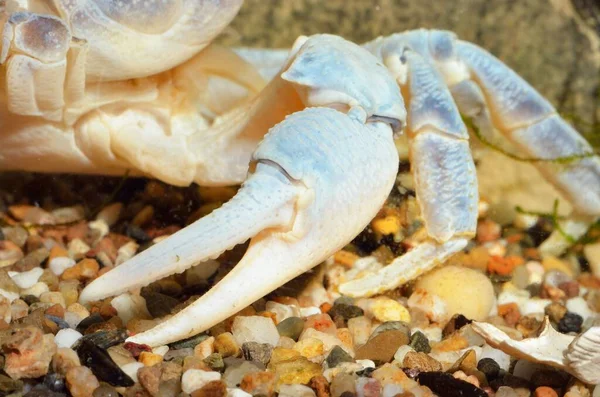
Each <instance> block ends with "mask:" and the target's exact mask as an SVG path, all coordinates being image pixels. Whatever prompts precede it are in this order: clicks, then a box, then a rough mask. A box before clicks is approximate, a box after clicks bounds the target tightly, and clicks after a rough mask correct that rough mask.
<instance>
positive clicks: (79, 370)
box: [65, 367, 100, 397]
mask: <svg viewBox="0 0 600 397" xmlns="http://www.w3.org/2000/svg"><path fill="white" fill-rule="evenodd" d="M65 378H66V383H67V388H68V389H69V392H70V393H71V395H72V396H73V397H93V393H94V390H96V389H97V388H98V387H99V386H100V382H98V379H97V378H96V377H95V376H94V374H93V373H92V371H90V369H89V368H87V367H74V368H71V369H69V370H68V371H67V374H66V375H65Z"/></svg>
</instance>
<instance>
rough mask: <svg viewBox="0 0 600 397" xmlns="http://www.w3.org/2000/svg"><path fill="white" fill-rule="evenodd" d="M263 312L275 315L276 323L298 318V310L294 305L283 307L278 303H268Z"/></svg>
mask: <svg viewBox="0 0 600 397" xmlns="http://www.w3.org/2000/svg"><path fill="white" fill-rule="evenodd" d="M265 310H266V311H268V312H272V313H275V318H276V319H277V322H278V323H280V322H282V321H283V320H285V319H286V318H290V317H300V316H301V314H300V309H299V308H298V306H296V305H284V304H282V303H279V302H273V301H268V302H267V303H266V304H265Z"/></svg>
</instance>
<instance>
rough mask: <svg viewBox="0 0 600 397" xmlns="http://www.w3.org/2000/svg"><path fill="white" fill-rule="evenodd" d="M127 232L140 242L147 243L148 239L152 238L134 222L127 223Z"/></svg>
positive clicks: (128, 235)
mask: <svg viewBox="0 0 600 397" xmlns="http://www.w3.org/2000/svg"><path fill="white" fill-rule="evenodd" d="M125 234H126V235H127V237H131V238H132V239H134V240H136V241H137V242H138V243H147V242H148V241H150V240H152V239H151V238H150V236H148V234H147V233H146V232H145V231H144V230H142V228H141V227H139V226H136V225H134V224H133V223H130V224H129V225H127V230H126V231H125Z"/></svg>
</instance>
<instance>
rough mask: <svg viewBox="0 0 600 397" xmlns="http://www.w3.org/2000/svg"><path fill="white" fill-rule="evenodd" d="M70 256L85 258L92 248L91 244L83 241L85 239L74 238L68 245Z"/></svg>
mask: <svg viewBox="0 0 600 397" xmlns="http://www.w3.org/2000/svg"><path fill="white" fill-rule="evenodd" d="M67 250H68V251H69V256H70V257H71V258H83V256H84V255H85V254H86V252H88V251H89V250H90V246H89V245H87V244H86V243H84V242H83V240H81V239H78V238H74V239H73V240H71V242H70V243H69V244H68V245H67Z"/></svg>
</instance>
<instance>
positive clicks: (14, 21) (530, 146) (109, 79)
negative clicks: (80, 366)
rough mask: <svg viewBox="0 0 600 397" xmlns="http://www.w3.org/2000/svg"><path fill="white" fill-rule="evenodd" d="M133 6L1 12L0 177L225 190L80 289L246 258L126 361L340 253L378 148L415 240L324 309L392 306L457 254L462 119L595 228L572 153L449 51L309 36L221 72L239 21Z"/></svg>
mask: <svg viewBox="0 0 600 397" xmlns="http://www.w3.org/2000/svg"><path fill="white" fill-rule="evenodd" d="M147 4H150V3H146V2H141V1H140V2H138V1H120V2H114V1H109V0H97V1H92V0H88V1H85V0H81V1H66V0H55V1H54V2H51V3H46V2H39V3H38V2H35V1H30V2H27V3H25V2H23V1H20V2H7V3H6V4H3V5H2V7H3V10H2V12H3V14H2V23H3V26H4V28H3V41H2V49H1V51H0V63H2V73H3V74H2V76H3V83H4V86H3V91H2V92H0V98H1V99H2V103H1V104H0V112H2V113H1V115H0V117H1V118H0V168H3V169H23V170H31V171H46V172H64V171H69V172H74V171H75V172H87V173H102V174H120V173H123V172H124V171H125V170H127V169H132V170H134V172H136V173H138V174H141V175H148V176H151V177H155V178H158V179H161V180H163V181H165V182H168V183H172V184H176V185H188V184H190V183H192V182H196V183H199V184H204V185H228V184H239V183H242V182H243V183H242V187H241V188H240V190H239V192H238V194H237V195H236V196H235V197H234V198H233V199H232V200H231V201H230V202H228V203H226V204H225V205H223V206H222V207H221V208H219V209H218V210H215V211H214V212H213V213H211V214H210V215H208V216H206V217H203V218H201V219H200V220H198V221H197V222H195V223H194V224H192V225H190V226H188V227H186V228H185V229H183V230H181V231H179V232H177V233H175V234H174V235H172V236H170V237H169V238H168V239H166V240H164V241H162V242H161V243H159V244H156V245H154V246H153V247H151V248H149V249H147V250H145V251H144V252H142V253H141V254H139V255H137V256H135V257H134V258H132V259H131V260H129V261H128V262H126V263H124V264H122V265H120V266H119V267H116V268H115V269H113V270H111V271H110V272H108V273H106V274H104V275H103V276H101V277H100V278H98V279H96V280H95V281H93V282H92V283H91V284H90V285H88V286H87V287H86V288H85V289H84V291H83V292H82V294H81V297H80V299H81V301H82V302H87V301H92V300H98V299H102V298H104V297H107V296H112V295H116V294H119V293H124V292H127V291H134V290H136V289H137V288H139V287H142V286H144V285H147V284H149V283H150V282H152V281H154V280H156V279H159V278H161V277H165V276H168V275H170V274H173V273H177V272H182V271H184V270H186V269H187V268H189V267H191V266H194V265H196V264H198V263H200V262H202V261H204V260H207V259H210V258H215V257H217V256H219V255H220V254H221V253H222V252H224V251H225V250H227V249H229V248H231V247H233V246H234V245H236V244H239V243H242V242H244V241H246V240H248V239H251V242H250V246H249V248H248V251H247V252H246V254H245V256H244V257H243V259H242V260H241V261H240V263H238V265H237V266H236V268H235V269H234V270H233V271H232V272H230V273H229V274H228V275H227V276H226V277H225V278H224V279H223V280H221V281H220V282H219V283H218V284H217V285H216V286H215V287H214V288H213V289H212V290H210V291H209V292H208V293H206V294H205V295H203V296H202V297H201V298H200V299H198V300H197V301H196V302H195V303H193V304H192V305H190V306H189V307H187V308H185V309H184V310H182V311H181V312H179V313H178V314H177V315H175V316H173V317H171V318H169V319H168V320H166V321H165V322H163V323H161V324H160V325H159V326H157V327H155V328H154V329H151V330H149V331H147V332H143V333H141V334H138V335H135V336H132V338H131V340H132V341H135V342H137V343H145V344H149V345H160V344H164V343H168V342H172V341H175V340H179V339H183V338H186V337H189V336H191V335H194V334H196V333H198V332H201V331H203V330H205V329H207V328H209V327H211V326H213V325H214V324H216V323H218V322H220V321H222V320H224V319H225V318H227V317H229V316H231V315H233V314H235V313H236V312H237V311H239V310H240V309H242V308H243V307H245V306H247V305H249V304H250V303H252V302H253V301H254V300H256V299H258V298H260V297H261V296H264V295H265V294H267V293H269V292H270V291H272V290H274V289H275V288H277V287H278V286H280V285H282V284H283V283H285V282H286V281H288V280H290V279H292V278H293V277H295V276H297V275H299V274H300V273H302V272H304V271H307V270H308V269H310V268H312V267H313V266H315V265H317V264H318V263H320V262H322V261H323V260H325V259H326V258H327V257H329V256H330V255H332V254H333V253H335V252H336V251H337V250H339V249H341V248H342V247H343V246H344V245H345V244H347V243H348V242H349V241H350V240H351V239H352V238H354V237H355V236H356V235H357V234H358V233H359V232H360V231H361V230H362V229H363V228H364V227H365V226H366V225H367V224H368V223H369V222H370V220H371V219H372V218H373V217H374V216H375V215H376V213H377V211H378V210H379V209H380V207H381V206H382V204H383V202H384V201H385V199H386V197H387V196H388V194H389V192H390V190H391V188H392V186H393V183H394V180H395V176H396V171H397V167H398V154H397V151H396V148H395V147H394V141H393V137H394V135H395V134H399V133H405V134H406V135H407V137H408V144H409V147H410V158H411V166H412V172H413V175H414V179H415V187H416V194H417V198H418V200H419V204H420V208H421V214H422V217H423V219H424V222H425V226H426V230H427V239H425V240H424V241H422V242H421V243H419V244H418V245H416V246H415V247H413V248H412V249H411V250H410V251H408V252H407V253H406V254H404V255H402V256H400V257H398V258H396V259H395V260H394V261H393V262H392V263H391V264H389V265H388V266H386V267H384V268H383V269H381V270H380V271H378V272H376V273H373V274H368V275H366V276H365V277H362V278H360V279H357V280H353V281H350V282H347V283H345V284H343V285H342V286H341V287H340V292H341V293H343V294H346V295H350V296H369V295H373V294H377V293H381V292H384V291H386V290H390V289H393V288H396V287H398V286H399V285H401V284H403V283H405V282H407V281H409V280H412V279H414V278H415V277H417V276H419V275H420V274H422V273H423V272H425V271H427V270H429V269H431V268H432V267H434V266H436V265H437V264H439V263H441V262H443V261H444V260H445V259H446V258H448V257H450V256H451V255H453V254H455V253H456V252H458V251H460V250H462V249H463V248H464V247H465V246H466V245H467V243H468V241H469V239H470V238H472V237H473V235H474V234H475V228H476V223H477V205H478V201H479V196H478V186H477V176H476V169H475V164H474V161H473V158H472V155H471V151H470V145H469V132H468V130H467V127H466V125H465V122H464V121H463V117H465V118H467V119H469V120H471V123H472V124H473V125H474V126H475V128H477V129H478V130H479V131H480V132H481V134H483V135H484V136H488V135H491V134H492V133H493V132H494V131H496V130H498V131H500V133H501V134H502V135H503V136H505V137H506V138H507V139H508V140H510V141H512V142H513V143H514V144H516V145H517V146H518V147H519V148H520V149H521V150H522V151H523V152H524V153H525V154H527V155H529V156H534V157H536V158H538V159H542V160H543V159H545V160H547V161H545V162H544V161H541V162H539V163H536V164H538V168H539V170H540V171H541V174H542V175H543V176H544V177H545V178H546V179H547V180H548V181H549V182H550V183H552V184H553V185H554V186H555V187H556V188H557V189H558V190H559V191H560V192H562V193H563V195H564V196H565V198H566V199H567V200H569V201H570V202H571V203H572V205H573V207H574V209H575V214H574V216H573V220H572V221H570V222H567V225H566V227H567V228H568V230H570V231H573V230H576V231H578V233H582V232H581V231H582V230H585V226H586V225H588V224H589V223H590V222H593V221H595V220H596V219H597V218H598V217H599V216H600V162H599V161H598V158H597V157H595V156H594V155H593V152H592V149H591V147H590V145H589V144H588V143H587V142H586V141H585V140H584V139H583V138H581V136H580V135H579V134H578V133H577V132H576V131H575V130H574V129H573V128H572V127H571V126H570V125H568V124H567V123H566V122H565V121H564V120H562V119H561V118H560V117H559V115H558V114H557V113H556V111H555V110H554V108H553V107H552V105H551V104H550V103H549V102H547V101H546V100H545V99H544V98H542V97H541V95H540V94H538V93H537V92H536V91H535V90H534V89H533V88H532V87H531V86H530V85H529V84H527V83H526V82H525V81H524V80H523V79H521V78H520V77H519V76H518V75H516V74H515V73H514V72H513V71H511V70H510V69H509V68H508V67H506V66H505V65H504V64H503V63H502V62H501V61H499V60H498V59H496V58H494V57H493V56H492V55H491V54H489V53H487V52H486V51H485V50H483V49H481V48H479V47H477V46H475V45H472V44H470V43H467V42H463V41H461V40H459V39H457V38H456V36H455V35H454V34H452V33H451V32H446V31H435V30H432V31H428V30H416V31H409V32H405V33H399V34H395V35H392V36H389V37H385V38H378V39H376V40H374V41H372V42H369V43H366V44H364V45H363V46H359V45H356V44H354V43H351V42H349V41H346V40H344V39H342V38H340V37H337V36H332V35H315V36H311V37H301V38H299V39H298V40H297V41H296V43H295V44H294V46H293V48H292V49H290V50H286V51H281V50H243V51H239V52H238V53H236V52H234V51H231V50H228V49H224V48H219V47H217V46H214V45H209V42H210V40H211V39H212V38H213V37H214V36H215V35H216V34H217V33H218V32H219V31H220V30H221V29H222V28H224V27H225V25H226V24H227V23H228V22H229V21H230V20H231V19H232V18H233V16H234V15H235V13H236V11H237V9H238V8H239V6H240V1H238V0H220V1H219V0H212V1H209V0H205V1H198V0H180V1H173V2H166V1H159V2H156V4H155V3H152V4H155V5H153V6H152V7H150V6H148V5H147ZM556 159H569V161H554V160H556ZM552 238H553V239H554V240H553V243H554V245H553V246H556V242H557V241H558V242H559V244H558V245H560V244H564V241H563V242H562V243H560V236H558V237H557V236H554V237H552ZM552 238H551V239H552ZM546 248H547V247H546Z"/></svg>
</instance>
